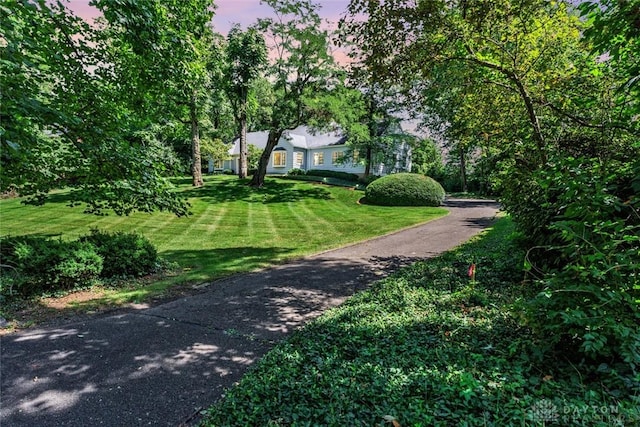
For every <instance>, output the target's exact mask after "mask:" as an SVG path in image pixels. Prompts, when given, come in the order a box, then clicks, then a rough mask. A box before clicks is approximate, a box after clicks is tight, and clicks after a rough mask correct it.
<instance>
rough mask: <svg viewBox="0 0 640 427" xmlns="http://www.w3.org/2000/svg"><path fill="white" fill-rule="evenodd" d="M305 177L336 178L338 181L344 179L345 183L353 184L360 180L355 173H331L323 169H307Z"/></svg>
mask: <svg viewBox="0 0 640 427" xmlns="http://www.w3.org/2000/svg"><path fill="white" fill-rule="evenodd" d="M307 175H309V176H324V177H328V178H338V179H344V180H346V181H354V182H355V181H358V179H360V177H359V176H358V175H356V174H355V173H348V172H340V171H331V170H324V169H309V170H308V171H307Z"/></svg>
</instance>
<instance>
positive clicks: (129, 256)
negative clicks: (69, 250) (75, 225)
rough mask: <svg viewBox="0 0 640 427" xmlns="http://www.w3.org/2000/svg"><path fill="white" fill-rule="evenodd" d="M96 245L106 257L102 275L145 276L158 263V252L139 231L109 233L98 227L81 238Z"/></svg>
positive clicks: (108, 276) (111, 276)
mask: <svg viewBox="0 0 640 427" xmlns="http://www.w3.org/2000/svg"><path fill="white" fill-rule="evenodd" d="M81 240H82V241H84V242H90V243H92V244H93V245H95V247H96V249H97V251H98V253H99V254H100V256H102V258H103V259H104V267H103V269H102V277H105V278H116V277H126V276H143V275H145V274H149V273H151V272H153V271H154V270H155V268H156V266H157V264H158V252H157V250H156V248H155V247H154V246H153V245H152V244H151V243H150V242H149V240H147V238H146V237H144V236H142V235H140V234H137V233H123V232H117V233H108V232H104V231H99V230H96V229H92V230H91V234H89V235H88V236H84V237H82V238H81Z"/></svg>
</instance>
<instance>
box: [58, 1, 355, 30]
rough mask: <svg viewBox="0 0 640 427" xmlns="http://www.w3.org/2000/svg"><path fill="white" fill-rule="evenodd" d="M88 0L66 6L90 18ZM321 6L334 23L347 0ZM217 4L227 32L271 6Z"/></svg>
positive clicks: (218, 22)
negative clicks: (234, 25)
mask: <svg viewBox="0 0 640 427" xmlns="http://www.w3.org/2000/svg"><path fill="white" fill-rule="evenodd" d="M89 1H90V0H69V1H68V3H67V6H68V8H69V9H71V10H72V11H73V12H74V13H75V14H76V15H78V16H80V17H82V18H84V19H86V20H89V21H90V20H91V19H93V18H95V17H97V16H98V15H99V13H98V11H97V10H96V9H95V8H93V7H91V6H89ZM316 3H319V4H320V5H321V6H322V7H321V9H320V10H319V13H320V16H321V18H323V19H325V20H328V21H330V22H333V23H336V22H337V21H338V20H339V19H340V17H341V16H342V14H343V13H344V11H345V10H346V9H347V6H348V4H349V0H316ZM215 4H216V5H217V9H216V13H215V17H214V18H213V25H214V28H215V30H216V31H218V32H220V33H222V34H227V32H228V31H229V29H230V28H231V27H232V26H233V24H235V23H238V24H240V25H241V26H242V27H243V28H246V27H247V26H249V25H251V24H253V23H255V22H256V19H257V18H266V17H268V16H270V15H271V8H270V7H269V6H267V5H264V4H260V0H215Z"/></svg>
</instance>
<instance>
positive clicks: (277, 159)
mask: <svg viewBox="0 0 640 427" xmlns="http://www.w3.org/2000/svg"><path fill="white" fill-rule="evenodd" d="M286 165H287V152H286V151H274V152H273V167H274V168H283V167H285V166H286Z"/></svg>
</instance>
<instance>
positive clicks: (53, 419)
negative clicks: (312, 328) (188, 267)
mask: <svg viewBox="0 0 640 427" xmlns="http://www.w3.org/2000/svg"><path fill="white" fill-rule="evenodd" d="M449 209H450V211H451V213H450V214H449V215H448V216H446V217H442V218H440V219H437V220H435V221H432V222H429V223H427V224H424V225H421V226H418V227H414V228H411V229H407V230H404V231H402V232H400V233H397V234H391V235H388V236H385V237H381V238H376V239H373V240H369V241H366V242H364V243H361V244H356V245H352V246H348V247H346V248H343V249H340V250H337V251H331V252H325V253H321V254H318V255H316V256H313V257H309V258H304V259H301V260H299V261H295V262H292V263H289V264H285V265H280V266H277V267H273V268H268V269H265V270H262V271H258V272H254V273H249V274H244V275H239V276H232V277H230V278H227V279H223V280H220V281H217V282H213V283H212V284H210V285H209V286H208V287H206V288H204V289H203V290H202V292H201V293H200V294H197V295H193V296H191V297H188V298H183V299H180V300H176V301H173V302H170V303H168V304H163V305H160V306H157V307H153V308H145V307H144V306H139V309H138V310H131V311H130V312H126V313H122V314H118V315H115V316H108V317H101V318H96V319H92V320H87V321H84V322H80V323H70V324H66V325H62V326H58V327H55V328H40V329H38V328H36V329H31V330H27V331H24V332H20V333H16V334H12V335H8V336H5V337H3V341H2V355H1V363H0V368H1V370H2V372H1V373H2V384H1V387H2V395H3V404H2V409H1V411H2V412H1V418H0V424H2V425H12V426H20V425H24V426H32V425H79V426H80V425H92V424H98V423H103V424H105V425H141V424H154V425H172V426H175V425H178V424H180V423H182V422H185V421H187V420H191V421H192V422H193V421H194V420H195V419H196V418H197V417H195V416H194V415H195V414H199V412H200V410H201V409H202V408H205V407H207V406H208V405H209V404H211V403H212V402H215V401H217V400H219V399H220V398H221V397H222V396H223V394H224V393H225V391H226V390H227V388H228V387H230V386H232V385H233V384H234V383H235V382H237V381H238V380H240V378H242V376H243V374H244V373H245V372H246V371H247V369H248V368H249V367H250V366H252V365H253V364H254V363H255V362H256V361H257V360H259V359H260V358H261V357H262V356H263V355H264V354H266V353H267V352H268V351H269V350H271V349H272V348H273V347H274V345H275V344H276V343H278V342H281V341H282V339H284V338H286V337H288V336H289V335H290V334H291V333H292V332H294V331H296V330H298V329H299V328H300V327H302V326H303V325H304V324H306V323H307V322H308V321H310V320H312V319H315V318H317V316H319V315H320V314H321V313H323V312H324V311H326V310H327V309H329V308H331V307H335V306H337V305H340V304H341V303H342V302H344V301H345V300H346V299H347V298H348V297H350V296H351V295H353V294H354V293H356V292H357V291H359V290H363V289H366V288H368V287H369V286H370V284H371V283H372V282H374V281H375V279H377V278H380V277H384V276H386V275H387V274H388V273H390V272H391V271H394V270H396V269H397V268H398V266H400V265H403V264H407V263H410V262H412V261H415V260H417V259H420V258H427V257H431V256H434V255H436V254H437V253H439V252H442V251H444V250H447V249H451V248H452V247H454V246H456V245H458V244H460V243H462V242H464V241H465V240H467V239H469V238H470V237H471V236H473V235H475V234H476V233H478V232H480V231H481V230H482V229H483V228H484V227H485V226H487V225H488V224H489V223H490V222H491V221H492V219H493V217H494V216H495V214H496V212H497V205H496V204H495V203H493V202H487V201H452V202H450V205H449Z"/></svg>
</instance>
